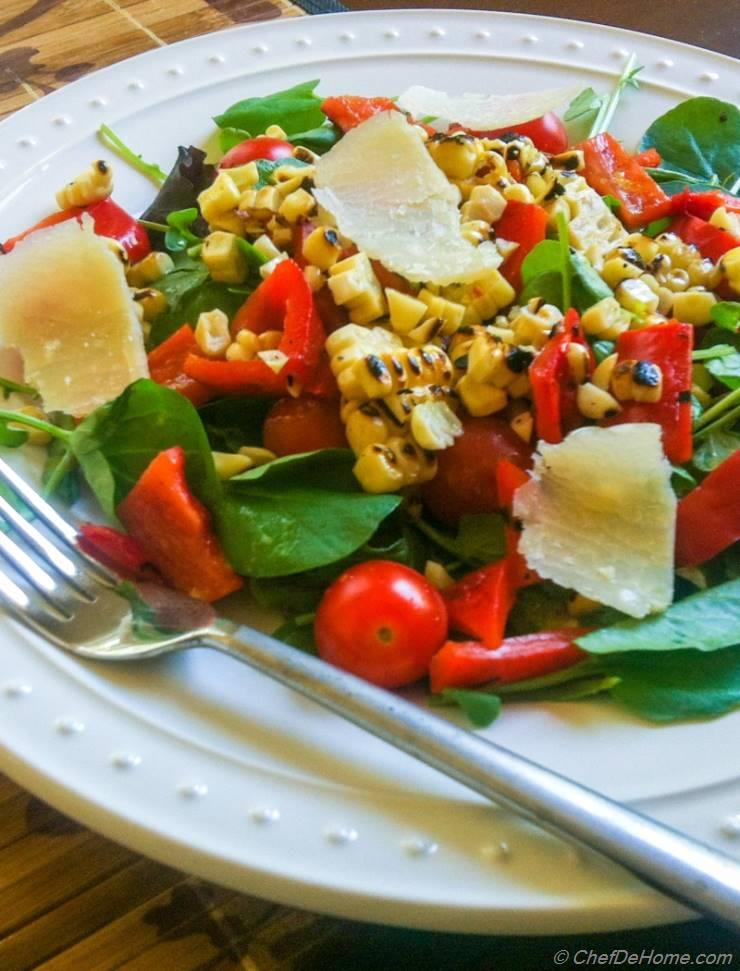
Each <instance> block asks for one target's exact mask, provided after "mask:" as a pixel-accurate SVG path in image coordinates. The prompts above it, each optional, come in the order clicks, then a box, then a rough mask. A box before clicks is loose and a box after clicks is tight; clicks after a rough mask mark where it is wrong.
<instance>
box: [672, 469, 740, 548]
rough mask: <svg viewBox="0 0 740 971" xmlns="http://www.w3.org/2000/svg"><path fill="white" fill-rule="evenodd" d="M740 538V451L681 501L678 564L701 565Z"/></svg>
mask: <svg viewBox="0 0 740 971" xmlns="http://www.w3.org/2000/svg"><path fill="white" fill-rule="evenodd" d="M738 540H740V450H738V451H737V452H733V453H732V455H730V456H729V457H728V458H726V459H725V460H724V462H723V463H722V464H721V465H718V466H717V468H716V469H714V470H713V471H712V472H710V473H709V475H708V476H707V477H706V479H704V481H703V482H702V483H701V484H700V485H698V486H697V487H696V489H693V490H692V491H691V492H690V493H689V494H688V495H687V496H684V498H683V499H682V500H681V501H680V502H679V504H678V519H677V521H676V564H677V566H699V565H700V564H701V563H706V561H707V560H711V559H712V557H713V556H716V555H717V554H718V553H721V552H722V550H725V549H727V547H728V546H731V545H732V544H733V543H736V542H737V541H738Z"/></svg>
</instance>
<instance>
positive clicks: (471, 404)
mask: <svg viewBox="0 0 740 971" xmlns="http://www.w3.org/2000/svg"><path fill="white" fill-rule="evenodd" d="M455 390H456V391H457V393H458V394H459V395H460V399H461V401H462V403H463V404H464V405H465V408H466V410H467V412H468V414H470V415H472V416H473V417H474V418H482V417H484V416H485V415H493V414H494V413H495V412H497V411H502V410H503V409H504V408H505V407H506V404H507V402H508V400H509V396H508V395H507V393H506V391H505V390H504V389H503V388H494V387H493V385H490V384H481V383H480V382H478V381H473V380H471V379H470V378H469V377H468V375H467V374H466V375H465V376H464V377H462V378H461V379H460V381H459V382H458V385H457V387H456V389H455Z"/></svg>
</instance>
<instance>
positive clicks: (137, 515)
mask: <svg viewBox="0 0 740 971" xmlns="http://www.w3.org/2000/svg"><path fill="white" fill-rule="evenodd" d="M116 511H117V513H118V518H119V519H120V520H121V522H122V523H123V525H124V526H125V527H126V529H127V531H128V532H129V533H130V535H131V536H132V537H133V538H134V539H135V540H136V541H137V542H138V544H139V545H140V547H141V549H142V550H143V551H144V553H145V555H146V558H147V560H148V561H149V562H150V563H153V564H154V566H156V567H157V569H158V570H159V572H160V573H161V574H162V576H163V577H165V579H166V580H168V581H169V582H170V583H171V584H172V586H173V587H175V588H176V589H177V590H181V591H182V592H183V593H187V594H188V595H189V596H191V597H195V598H196V599H198V600H205V601H208V602H209V603H210V602H211V601H213V600H220V598H221V597H225V596H226V595H227V594H229V593H233V592H234V591H235V590H239V589H240V587H241V586H242V585H243V581H242V579H241V577H239V576H238V575H237V574H236V573H235V572H234V570H233V569H232V568H231V566H230V565H229V563H228V561H227V560H226V558H225V556H224V555H223V553H222V552H221V547H220V546H219V543H218V540H217V539H216V536H215V534H214V532H213V530H212V529H211V522H210V516H209V514H208V510H207V509H206V508H205V506H204V505H203V504H202V503H201V502H199V501H198V499H196V498H195V496H194V495H193V494H192V493H191V491H190V489H189V487H188V483H187V480H186V478H185V453H184V451H183V449H182V448H180V447H179V446H178V447H175V448H169V449H167V450H166V451H164V452H160V453H159V455H157V456H156V458H154V459H153V460H152V461H151V462H150V464H149V465H148V466H147V467H146V469H145V470H144V472H142V474H141V477H140V478H139V480H138V481H137V483H136V485H135V486H134V487H133V489H132V490H131V491H130V492H129V494H128V495H127V496H126V498H125V499H124V500H123V502H122V503H121V504H120V505H119V506H118V509H117V510H116Z"/></svg>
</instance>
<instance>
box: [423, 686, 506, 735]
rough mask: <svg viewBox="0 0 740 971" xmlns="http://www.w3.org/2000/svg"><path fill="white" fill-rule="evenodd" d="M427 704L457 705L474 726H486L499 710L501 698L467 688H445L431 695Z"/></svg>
mask: <svg viewBox="0 0 740 971" xmlns="http://www.w3.org/2000/svg"><path fill="white" fill-rule="evenodd" d="M429 704H430V705H431V706H432V707H433V708H435V707H436V708H440V707H443V706H447V705H457V706H458V707H459V708H461V709H462V710H463V712H464V713H465V714H466V715H467V717H468V720H469V721H470V723H471V725H472V726H473V727H474V728H488V726H489V725H490V724H491V723H492V722H494V721H495V720H496V719H497V718H498V715H499V712H500V711H501V699H500V698H499V697H498V695H494V694H490V693H489V692H487V691H471V690H469V689H467V688H445V689H444V691H441V692H440V693H439V694H438V695H431V696H430V698H429Z"/></svg>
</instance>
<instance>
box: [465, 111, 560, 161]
mask: <svg viewBox="0 0 740 971" xmlns="http://www.w3.org/2000/svg"><path fill="white" fill-rule="evenodd" d="M512 131H515V132H517V133H518V134H519V135H525V136H526V137H527V138H531V139H532V141H533V142H534V143H535V145H536V146H537V148H539V150H540V151H541V152H547V153H548V155H558V154H559V153H560V152H564V151H565V150H566V148H567V147H568V133H567V132H566V130H565V125H564V124H563V123H562V121H561V120H560V118H558V116H557V115H556V114H555V112H554V111H548V112H547V113H546V114H544V115H542V117H541V118H534V119H533V120H532V121H524V122H522V123H521V124H520V125H509V126H508V128H497V129H495V130H494V131H487V132H479V133H478V132H477V133H476V134H482V135H485V137H486V138H499V137H500V136H501V135H506V134H507V133H508V132H512Z"/></svg>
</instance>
